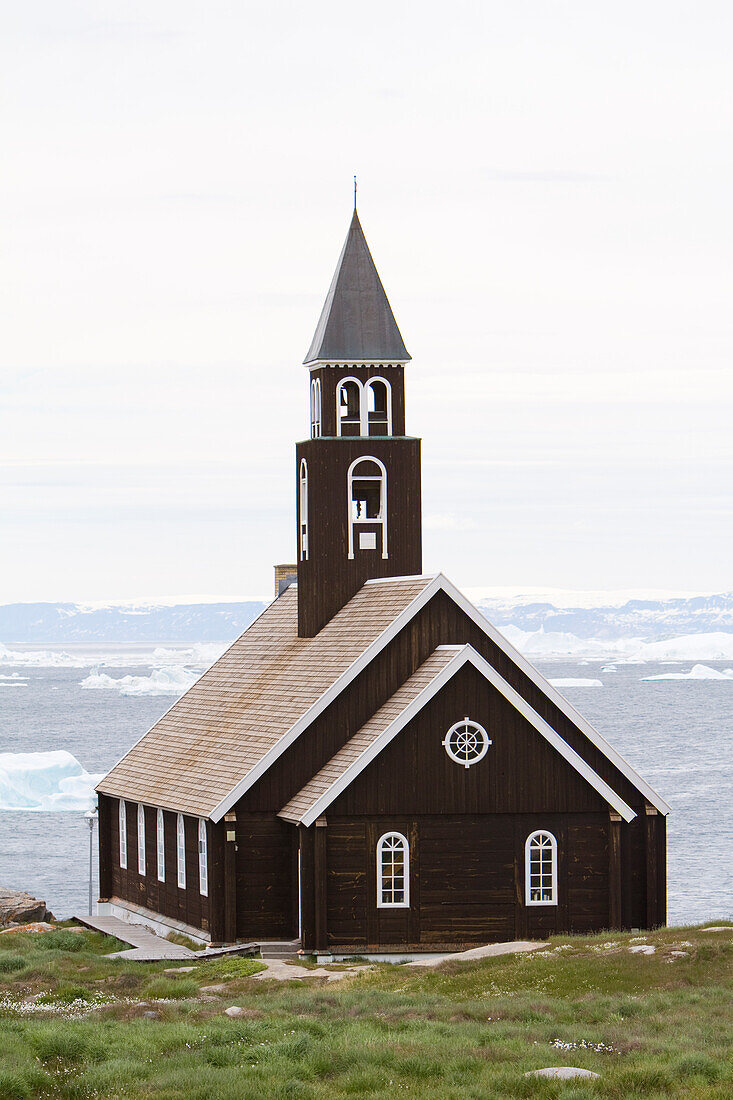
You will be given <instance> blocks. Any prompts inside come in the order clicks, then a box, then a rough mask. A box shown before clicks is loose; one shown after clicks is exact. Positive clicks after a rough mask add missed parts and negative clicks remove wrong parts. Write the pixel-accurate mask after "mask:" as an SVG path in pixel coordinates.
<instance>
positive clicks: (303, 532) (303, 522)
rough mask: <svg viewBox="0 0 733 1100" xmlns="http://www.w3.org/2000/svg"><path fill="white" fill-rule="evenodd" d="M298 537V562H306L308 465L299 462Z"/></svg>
mask: <svg viewBox="0 0 733 1100" xmlns="http://www.w3.org/2000/svg"><path fill="white" fill-rule="evenodd" d="M298 535H299V539H298V541H299V543H300V546H299V553H300V560H301V561H307V560H308V463H307V462H306V460H305V459H304V458H301V460H300V470H299V477H298Z"/></svg>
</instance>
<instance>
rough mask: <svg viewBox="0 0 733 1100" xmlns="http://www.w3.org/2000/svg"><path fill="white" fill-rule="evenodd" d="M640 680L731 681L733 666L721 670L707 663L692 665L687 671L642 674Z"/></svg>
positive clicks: (732, 681)
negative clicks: (655, 674)
mask: <svg viewBox="0 0 733 1100" xmlns="http://www.w3.org/2000/svg"><path fill="white" fill-rule="evenodd" d="M642 680H643V681H644V682H645V683H650V682H651V681H652V680H727V681H728V683H733V668H726V669H725V671H724V672H721V671H720V670H719V669H717V668H710V667H709V666H708V665H693V667H692V668H691V669H690V671H689V672H662V673H660V675H659V676H642Z"/></svg>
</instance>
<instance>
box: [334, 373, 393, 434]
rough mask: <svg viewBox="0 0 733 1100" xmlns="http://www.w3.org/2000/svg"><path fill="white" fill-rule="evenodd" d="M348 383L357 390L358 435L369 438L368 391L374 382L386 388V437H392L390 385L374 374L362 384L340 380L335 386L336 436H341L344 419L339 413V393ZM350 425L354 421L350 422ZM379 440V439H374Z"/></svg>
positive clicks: (359, 381)
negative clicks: (381, 383)
mask: <svg viewBox="0 0 733 1100" xmlns="http://www.w3.org/2000/svg"><path fill="white" fill-rule="evenodd" d="M348 382H354V383H355V385H356V386H357V387H358V389H359V435H360V436H365V437H367V438H368V437H369V390H370V389H371V388H372V386H373V384H374V383H375V382H383V383H384V385H385V386H386V387H387V435H388V436H390V435H392V383H391V382H390V381H389V379H388V378H384V377H383V375H381V374H375V375H374V376H373V377H372V378H368V379H367V380H366V382H362V381H361V379H360V378H353V377H352V376H351V375H349V377H348V378H340V379H339V381H338V383H337V385H336V435H338V436H341V435H343V432H342V424H343V422H344V417H343V414H342V411H341V391H342V390H343V389H344V387H345V386H346V384H347V383H348ZM349 423H350V424H353V423H354V421H353V420H350V421H349ZM374 438H379V437H374Z"/></svg>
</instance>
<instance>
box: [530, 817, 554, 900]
mask: <svg viewBox="0 0 733 1100" xmlns="http://www.w3.org/2000/svg"><path fill="white" fill-rule="evenodd" d="M524 890H525V901H526V904H527V905H557V840H556V839H555V837H554V836H553V835H552V833H548V832H547V831H546V830H545V829H538V830H537V831H536V832H534V833H530V834H529V836H528V837H527V843H526V844H525V846H524Z"/></svg>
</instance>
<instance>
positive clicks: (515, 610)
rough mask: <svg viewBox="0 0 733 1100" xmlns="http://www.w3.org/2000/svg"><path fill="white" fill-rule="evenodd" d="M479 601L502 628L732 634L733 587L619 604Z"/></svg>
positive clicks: (630, 634) (608, 635)
mask: <svg viewBox="0 0 733 1100" xmlns="http://www.w3.org/2000/svg"><path fill="white" fill-rule="evenodd" d="M478 606H479V607H480V608H481V610H482V611H483V613H484V615H486V617H487V618H488V619H490V620H491V622H492V623H494V624H495V625H496V626H498V627H500V628H501V627H502V626H509V625H510V624H511V625H512V626H516V627H519V629H520V630H526V631H534V630H544V631H545V632H546V633H562V634H574V635H575V636H576V637H577V638H596V639H599V640H609V639H615V638H643V639H644V640H645V641H657V640H661V639H664V638H671V637H675V636H676V635H679V634H707V633H713V632H716V631H723V632H725V633H733V592H726V593H721V594H720V595H716V596H691V597H674V598H670V599H663V600H638V599H637V600H628V601H626V603H624V604H622V605H620V606H614V605H606V606H603V605H599V606H598V607H556V606H555V605H554V604H552V603H524V602H523V603H521V604H517V603H513V602H512V601H511V600H503V599H483V600H480V601H479V605H478Z"/></svg>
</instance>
